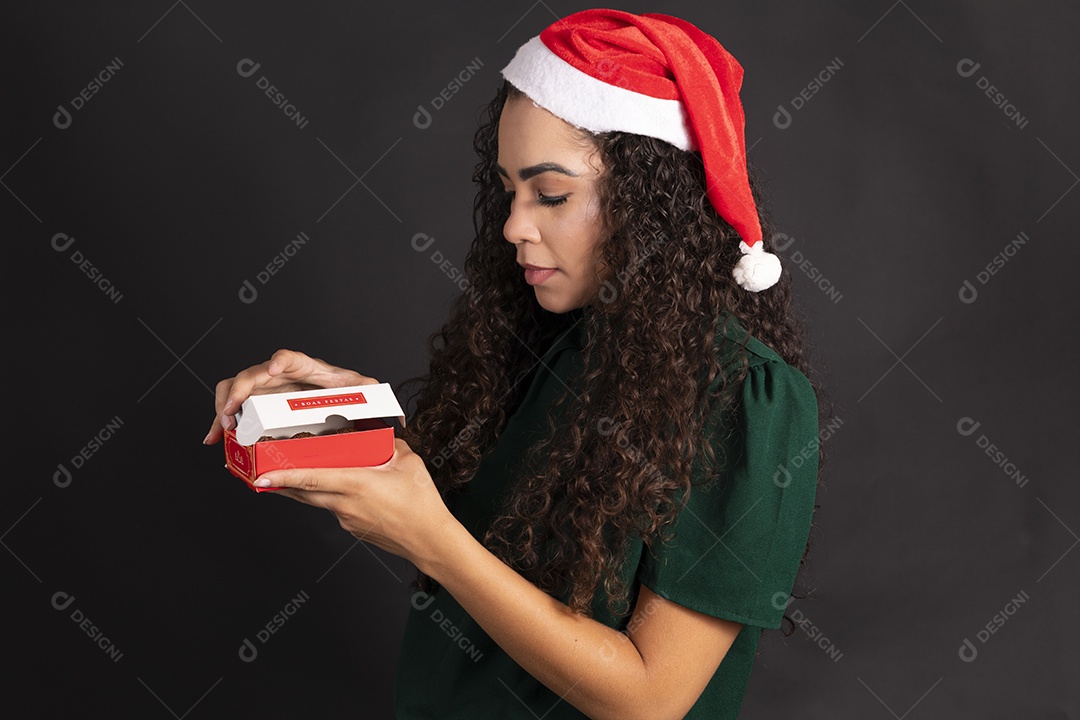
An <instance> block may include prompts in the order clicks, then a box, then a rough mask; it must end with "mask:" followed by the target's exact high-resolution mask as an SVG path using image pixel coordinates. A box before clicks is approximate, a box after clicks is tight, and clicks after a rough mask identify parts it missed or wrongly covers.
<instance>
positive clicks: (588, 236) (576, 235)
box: [552, 204, 601, 276]
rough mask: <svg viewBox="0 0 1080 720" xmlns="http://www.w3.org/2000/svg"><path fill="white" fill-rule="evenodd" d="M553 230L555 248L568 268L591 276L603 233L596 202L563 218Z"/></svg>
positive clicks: (573, 271)
mask: <svg viewBox="0 0 1080 720" xmlns="http://www.w3.org/2000/svg"><path fill="white" fill-rule="evenodd" d="M552 231H553V233H554V234H553V236H552V237H553V238H554V242H553V243H552V244H553V245H554V246H555V247H554V248H553V249H555V251H556V252H557V253H558V255H559V259H560V260H562V261H563V262H564V263H565V264H566V269H567V270H569V271H571V272H572V273H573V274H574V275H578V276H591V275H592V271H593V267H594V266H595V265H596V259H595V258H594V254H595V252H596V248H597V246H598V245H599V243H600V233H601V223H600V213H599V210H598V208H597V207H596V206H595V204H594V205H593V206H590V207H588V208H582V209H580V210H579V211H578V212H576V213H574V214H573V216H567V217H565V218H563V219H561V220H560V221H559V222H558V223H556V224H555V225H554V226H553V227H552Z"/></svg>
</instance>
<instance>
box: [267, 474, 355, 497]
mask: <svg viewBox="0 0 1080 720" xmlns="http://www.w3.org/2000/svg"><path fill="white" fill-rule="evenodd" d="M346 471H347V472H346ZM358 471H359V472H362V471H363V469H362V468H315V469H311V468H307V469H295V470H271V471H270V472H265V473H263V474H262V475H260V476H259V477H257V478H256V479H255V482H254V483H253V484H254V485H255V487H256V488H270V487H273V488H284V489H286V490H303V491H305V492H313V493H336V494H341V493H344V492H347V491H348V490H350V489H352V487H354V486H355V484H356V475H355V473H357V472H358Z"/></svg>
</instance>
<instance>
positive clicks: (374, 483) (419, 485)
mask: <svg viewBox="0 0 1080 720" xmlns="http://www.w3.org/2000/svg"><path fill="white" fill-rule="evenodd" d="M255 486H256V487H274V488H282V489H281V490H278V491H277V494H278V495H284V496H285V497H289V498H292V499H293V500H298V501H300V502H302V503H307V504H308V505H314V506H315V507H321V508H326V509H327V510H329V511H330V512H332V513H334V515H336V516H337V519H338V522H339V523H341V527H343V528H345V529H346V530H348V531H349V532H350V533H352V534H353V535H355V536H356V537H357V538H359V539H360V540H363V541H364V542H369V543H372V544H373V545H376V546H378V547H380V548H382V549H383V550H386V551H387V552H391V553H393V554H395V555H399V556H401V557H403V558H405V559H406V560H409V561H410V562H412V563H413V564H414V565H420V564H421V562H422V561H423V560H424V559H428V558H430V556H431V554H432V553H434V551H435V550H436V549H437V548H438V547H439V539H440V537H441V536H442V534H443V533H444V532H445V531H446V529H447V528H448V527H449V526H450V525H451V524H452V523H456V522H457V520H456V519H455V518H454V516H453V515H452V514H451V513H450V511H449V510H448V509H447V507H446V504H445V503H443V500H442V497H440V495H439V491H438V489H436V487H435V483H434V482H433V481H432V479H431V475H430V474H429V473H428V471H427V467H426V466H425V465H424V461H423V459H422V458H421V457H420V456H419V455H417V454H416V453H414V452H413V451H412V449H411V448H409V445H408V443H406V442H405V441H404V440H402V439H401V438H397V439H396V440H394V454H393V456H392V457H391V458H390V459H389V460H388V461H387V462H386V463H384V464H382V465H377V466H375V467H356V468H311V469H293V470H271V471H270V472H267V473H263V474H262V475H260V476H259V478H258V479H257V480H256V482H255Z"/></svg>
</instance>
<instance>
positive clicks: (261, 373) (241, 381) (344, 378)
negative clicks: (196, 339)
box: [203, 350, 379, 445]
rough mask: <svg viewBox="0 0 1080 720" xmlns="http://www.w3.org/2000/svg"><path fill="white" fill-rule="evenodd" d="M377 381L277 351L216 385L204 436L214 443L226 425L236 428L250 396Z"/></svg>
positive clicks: (220, 436)
mask: <svg viewBox="0 0 1080 720" xmlns="http://www.w3.org/2000/svg"><path fill="white" fill-rule="evenodd" d="M378 382H379V381H378V380H376V379H375V378H370V377H367V376H365V375H361V374H360V373H358V372H355V371H353V370H346V369H345V368H339V367H335V366H334V365H329V364H327V363H325V362H323V361H322V360H319V359H318V358H313V357H310V356H308V355H305V354H304V353H302V352H296V351H295V350H278V351H277V352H276V353H274V354H273V356H272V357H271V358H270V359H269V360H267V361H266V362H264V363H261V364H259V365H254V366H252V367H249V368H248V369H247V370H242V371H241V372H240V373H238V374H237V375H236V377H233V378H229V379H228V380H222V381H221V382H219V383H218V384H217V393H216V395H217V397H216V398H215V400H214V413H215V415H214V422H213V424H211V425H210V432H208V433H207V434H206V437H205V438H204V439H203V444H204V445H213V444H214V443H216V442H217V441H218V440H220V439H221V438H222V436H223V435H224V434H225V430H226V429H227V428H232V427H236V413H237V412H238V411H239V410H240V406H241V405H243V404H244V401H245V400H247V399H248V397H250V396H251V395H263V394H266V393H274V392H292V391H295V390H314V389H316V388H334V387H348V386H351V385H375V384H377V383H378Z"/></svg>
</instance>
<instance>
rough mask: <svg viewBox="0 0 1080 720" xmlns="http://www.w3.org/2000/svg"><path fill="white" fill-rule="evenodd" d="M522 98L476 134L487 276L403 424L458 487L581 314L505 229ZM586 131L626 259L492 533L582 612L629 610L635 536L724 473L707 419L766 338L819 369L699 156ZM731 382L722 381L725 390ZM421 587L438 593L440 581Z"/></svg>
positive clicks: (442, 336) (494, 544) (440, 347)
mask: <svg viewBox="0 0 1080 720" xmlns="http://www.w3.org/2000/svg"><path fill="white" fill-rule="evenodd" d="M517 97H525V96H524V95H523V93H521V91H520V90H518V89H517V88H515V87H513V86H512V85H510V83H508V82H505V81H504V83H503V85H502V87H501V88H500V89H499V91H498V93H497V94H496V96H495V98H494V99H493V100H492V101H491V103H490V104H489V105H488V107H487V109H486V112H485V116H484V117H483V118H482V121H481V125H480V127H479V129H478V130H477V132H476V135H475V138H474V147H475V149H476V152H477V154H478V156H479V162H478V163H477V165H476V167H475V171H474V174H473V180H474V182H475V183H477V185H478V188H479V189H478V192H477V195H476V200H475V202H474V207H473V211H474V212H473V224H474V227H475V231H476V236H475V239H474V241H473V243H472V247H471V248H470V250H469V253H468V256H467V258H466V260H465V273H466V275H467V277H468V280H469V283H470V286H469V288H468V289H467V291H466V292H464V293H462V294H461V295H460V296H459V297H458V298H457V299H456V301H455V302H454V304H453V306H452V308H451V311H450V317H449V319H448V321H447V322H446V324H445V325H444V326H443V327H442V329H441V330H439V331H438V332H436V333H435V334H433V335H432V336H431V338H430V339H429V341H428V348H429V351H430V354H431V365H430V370H429V373H428V374H427V375H426V376H424V377H422V378H414V379H413V380H411V381H410V382H421V383H422V385H421V387H420V389H419V390H418V391H417V392H416V393H414V396H413V397H415V399H416V409H415V414H414V415H413V417H412V418H411V420H410V421H409V423H408V426H407V428H406V431H405V434H404V436H405V439H406V440H407V442H409V444H410V446H411V447H412V448H413V449H414V450H415V451H416V452H417V453H418V454H419V455H420V456H421V457H424V458H425V459H427V460H428V466H429V469H430V470H431V473H432V477H433V479H434V481H435V483H436V485H437V487H438V488H439V490H440V492H441V493H442V494H443V497H444V498H445V499H449V498H451V496H452V495H453V494H454V493H455V492H456V491H458V490H459V489H460V488H462V486H464V485H465V484H466V483H468V482H469V480H470V478H471V477H472V476H473V474H474V473H475V472H476V469H477V467H478V465H479V463H480V460H481V457H482V456H483V455H484V454H485V452H486V451H487V450H489V449H490V448H491V447H492V446H493V444H494V443H495V442H496V441H497V440H498V438H499V435H500V433H501V432H502V429H503V428H504V427H505V425H506V422H507V420H508V409H512V408H515V407H517V405H518V403H519V401H520V399H521V396H522V394H523V392H524V390H525V386H526V385H527V383H524V382H521V381H522V380H523V379H524V378H525V377H526V376H528V374H529V372H530V370H531V369H532V368H533V367H534V365H535V363H536V357H537V356H536V355H535V354H534V351H535V352H539V351H542V349H543V348H546V347H548V346H549V345H550V344H551V342H552V341H553V339H554V338H555V337H556V336H557V335H558V334H559V332H561V331H562V330H564V329H565V328H566V327H567V325H568V322H569V321H568V318H567V316H566V315H558V314H554V313H551V312H548V311H547V310H545V309H543V308H542V307H541V306H540V305H539V304H538V302H537V301H536V298H535V294H534V292H533V290H532V289H531V288H530V287H529V286H527V285H526V284H525V283H524V282H523V281H522V278H521V272H520V268H519V267H518V266H517V264H516V263H515V247H514V245H513V244H511V243H509V242H507V241H506V240H505V239H504V237H503V233H502V229H503V224H504V223H505V222H506V219H507V217H508V215H509V210H510V199H509V196H508V195H507V193H506V192H505V191H504V189H503V185H502V182H501V181H500V179H499V176H498V174H497V171H496V162H497V154H498V142H497V140H498V123H499V118H500V115H501V112H502V108H503V106H504V104H505V103H506V102H507V101H508V100H510V99H514V98H517ZM580 132H581V134H582V137H583V139H585V140H587V141H588V142H591V143H593V144H594V145H595V147H597V148H598V149H599V151H600V156H601V159H602V162H603V166H604V168H605V171H604V175H603V176H602V177H601V179H600V183H601V185H600V195H601V198H602V200H601V202H602V210H603V215H604V217H605V222H606V229H605V233H604V234H603V237H602V238H601V240H600V242H599V243H598V246H597V255H598V257H597V260H598V262H599V263H600V264H601V266H606V267H607V268H609V269H610V270H611V272H610V273H608V274H607V275H606V277H608V278H609V279H608V280H607V281H606V282H603V283H602V284H601V289H600V292H599V294H598V297H597V298H595V299H594V300H593V302H592V303H591V306H590V311H589V312H587V313H583V314H581V315H580V317H581V318H582V322H584V323H587V326H586V335H587V337H588V341H587V343H586V347H585V348H584V349H583V351H582V360H583V372H582V375H581V377H580V382H579V384H578V385H577V387H576V391H575V392H571V391H570V390H569V389H567V391H566V392H564V393H563V396H562V397H561V398H560V400H559V401H558V403H557V404H556V406H555V407H556V409H557V408H561V410H560V412H561V413H564V414H565V416H564V419H563V420H562V421H561V422H556V421H555V419H554V409H553V412H552V414H551V415H549V422H548V426H549V433H548V436H547V438H546V439H544V440H542V441H541V442H538V443H536V444H535V445H534V446H532V447H531V449H530V453H531V454H530V456H529V462H528V463H527V465H526V467H530V468H536V469H537V470H536V472H535V474H532V475H528V476H524V477H521V478H519V479H518V481H517V482H516V483H515V485H514V488H513V490H512V492H511V493H510V494H509V496H508V498H507V499H506V502H505V505H504V506H503V507H502V509H501V511H500V512H499V514H498V515H497V516H496V517H495V518H494V519H493V521H492V523H491V525H490V528H489V529H488V531H487V534H486V536H485V537H484V538H483V542H484V544H485V546H486V547H488V548H489V549H490V550H491V551H492V552H493V553H495V554H496V555H497V556H498V557H500V558H501V559H502V560H503V561H504V562H506V563H507V564H509V565H510V566H512V567H514V568H515V569H517V570H518V571H519V572H520V573H522V574H523V575H524V576H525V577H527V578H528V579H529V580H531V581H532V582H533V583H535V584H536V585H537V586H539V587H540V588H541V589H543V590H545V591H547V592H548V593H550V594H552V595H554V596H556V597H561V598H563V599H565V601H566V602H567V604H568V605H569V606H570V607H571V608H572V609H573V610H574V611H576V612H579V613H584V614H590V606H591V605H592V602H593V599H594V595H595V594H596V593H597V591H598V589H599V588H600V587H601V586H602V587H603V589H604V591H605V593H606V595H607V601H608V607H609V609H611V610H612V612H616V613H619V614H623V613H625V611H626V610H625V608H626V606H627V603H628V602H629V591H630V588H627V587H626V584H625V583H624V582H623V581H622V580H621V579H620V577H619V573H618V569H619V567H620V565H621V563H622V562H623V550H624V548H625V544H626V542H627V540H628V539H629V538H631V537H634V536H638V537H641V538H642V539H643V540H644V541H645V542H646V543H650V542H652V541H654V539H655V538H657V537H659V538H663V537H664V531H665V529H666V528H668V527H669V526H670V524H671V522H672V520H673V519H674V518H675V516H676V514H677V513H678V511H679V509H680V503H679V502H676V501H675V498H677V497H683V498H685V497H686V494H687V493H688V492H689V489H690V484H691V468H692V467H693V466H694V465H695V463H696V462H699V461H700V460H704V461H705V463H704V467H705V470H706V477H705V479H706V480H708V479H709V478H712V477H715V476H716V475H717V474H718V473H719V472H720V470H721V469H722V464H723V459H722V458H717V457H715V455H716V454H715V453H714V452H713V448H712V445H711V444H710V443H709V442H708V438H707V437H705V435H704V433H703V425H704V423H705V421H706V419H707V418H708V417H709V416H710V415H711V414H712V413H714V412H715V411H716V410H717V409H721V410H722V409H723V407H726V406H727V405H728V404H730V403H731V402H732V401H733V398H734V393H735V390H736V389H737V388H738V387H739V385H740V381H741V380H742V379H743V378H744V377H745V373H746V367H747V362H746V357H745V354H744V352H743V350H744V349H745V344H746V341H747V340H748V338H749V335H750V334H752V335H753V336H755V337H757V338H758V339H759V340H761V341H762V342H764V343H766V344H767V345H769V346H770V347H772V348H773V349H774V350H775V351H776V352H777V353H778V354H779V355H780V356H781V357H782V358H783V359H784V360H785V361H786V362H787V363H788V364H790V365H792V366H793V367H795V368H797V369H798V370H800V371H802V372H803V373H804V374H806V375H807V376H808V377H809V376H810V374H811V373H810V367H809V365H808V361H807V357H806V353H805V352H804V340H803V323H802V320H801V319H800V318H799V317H798V315H797V313H796V312H794V311H793V307H792V290H791V277H790V275H789V274H788V273H787V272H786V271H785V272H784V274H783V276H782V277H781V279H780V281H779V282H778V283H777V284H776V285H774V286H773V287H771V288H769V289H768V290H766V291H763V292H758V293H752V292H747V291H745V290H743V289H742V288H740V287H739V286H738V285H736V284H735V281H734V279H733V278H732V274H731V269H732V267H733V266H734V264H735V263H736V262H737V261H738V259H739V257H740V252H739V248H738V242H739V236H738V234H737V232H736V231H735V230H734V229H733V228H732V227H731V226H730V225H729V224H728V223H727V222H725V221H724V220H723V219H722V218H721V217H720V216H719V215H718V214H717V213H716V211H715V210H714V208H713V206H712V205H711V203H710V202H709V199H708V197H707V196H706V192H705V188H706V185H705V176H704V171H703V166H702V162H701V156H700V154H699V153H693V152H685V151H682V150H679V149H678V148H676V147H674V146H672V145H670V144H668V143H665V142H663V141H661V140H657V139H654V138H650V137H643V136H640V135H635V134H630V133H622V132H608V133H601V134H592V133H587V132H586V131H580ZM750 182H751V190H752V191H753V195H754V200H755V204H756V205H757V207H758V209H759V218H760V221H761V227H762V231H763V234H764V237H765V241H764V242H765V247H766V249H769V247H770V238H771V236H772V234H773V233H772V225H771V223H770V220H769V218H768V217H767V215H766V214H764V213H763V212H762V211H761V208H762V206H763V201H762V197H761V191H760V187H759V185H760V183H759V181H758V180H757V178H756V173H755V172H754V170H753V168H750ZM731 318H734V319H735V320H737V321H738V322H739V323H740V324H741V326H742V327H743V328H744V329H745V330H746V331H747V333H748V334H747V335H746V337H744V338H743V340H742V344H741V346H740V349H739V354H738V362H736V363H734V364H732V365H727V366H723V367H722V366H721V363H720V361H719V360H718V358H717V348H716V344H715V340H716V333H717V330H718V328H720V327H721V323H726V322H729V321H730V319H731ZM716 381H719V382H718V383H717V382H716ZM714 384H715V385H716V387H719V391H717V392H709V388H710V386H713V385H714ZM815 391H817V386H816V385H815ZM819 394H820V393H819ZM410 399H411V398H410ZM819 452H821V453H822V455H821V456H819V462H820V461H823V459H824V455H823V448H822V450H820V451H819ZM436 457H437V458H438V460H437V461H436V462H432V461H431V460H432V458H436ZM541 547H542V548H543V551H542V552H541V551H540V548H541ZM420 584H421V587H424V588H428V589H433V583H432V582H431V581H430V579H429V578H425V577H423V576H421V578H420Z"/></svg>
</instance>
